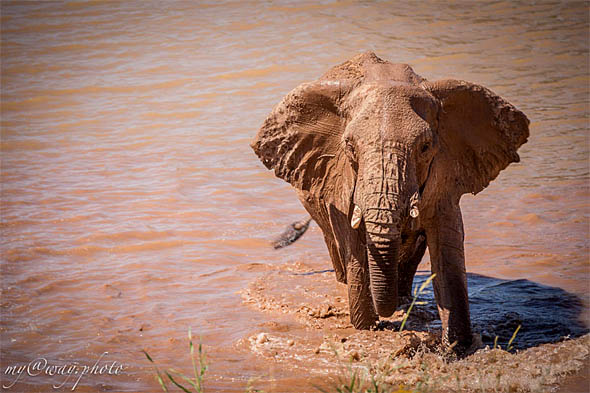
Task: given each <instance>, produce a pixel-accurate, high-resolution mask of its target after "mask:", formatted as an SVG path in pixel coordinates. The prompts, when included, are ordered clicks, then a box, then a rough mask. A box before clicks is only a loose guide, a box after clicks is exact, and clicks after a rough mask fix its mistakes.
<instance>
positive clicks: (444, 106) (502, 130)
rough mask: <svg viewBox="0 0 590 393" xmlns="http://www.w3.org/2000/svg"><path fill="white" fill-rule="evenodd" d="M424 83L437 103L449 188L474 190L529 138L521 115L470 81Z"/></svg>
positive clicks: (515, 158) (510, 159) (493, 175)
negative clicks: (438, 102) (438, 104)
mask: <svg viewBox="0 0 590 393" xmlns="http://www.w3.org/2000/svg"><path fill="white" fill-rule="evenodd" d="M422 87H423V88H424V89H425V90H427V91H429V92H430V93H431V94H433V95H434V96H435V97H436V98H438V100H439V101H440V103H441V108H440V110H439V116H438V121H439V124H438V129H439V132H438V135H439V138H440V139H439V140H440V143H441V146H440V154H439V155H440V156H441V157H437V159H438V160H440V161H441V163H442V165H440V166H441V167H443V168H444V172H445V173H444V175H442V173H440V172H439V175H442V176H444V177H445V178H446V179H445V183H447V186H449V187H450V190H454V191H458V192H459V195H457V196H460V195H462V194H465V193H473V194H477V193H478V192H480V191H481V190H483V189H484V188H485V187H487V185H488V184H489V183H490V182H491V181H492V180H494V179H495V178H496V177H497V176H498V174H499V173H500V171H501V170H502V169H504V168H506V167H507V166H508V165H509V164H510V163H512V162H518V161H520V157H519V156H518V153H517V152H516V150H517V149H518V148H519V147H520V146H521V145H522V144H523V143H525V142H526V141H527V138H528V136H529V120H528V119H527V117H526V116H525V114H524V113H522V112H521V111H519V110H518V109H516V108H515V107H514V106H513V105H511V104H510V103H508V102H506V101H505V100H503V99H502V98H501V97H499V96H497V95H496V94H494V93H493V92H492V91H490V90H488V89H486V88H484V87H482V86H478V85H475V84H472V83H468V82H464V81H457V80H442V81H436V82H424V83H423V84H422Z"/></svg>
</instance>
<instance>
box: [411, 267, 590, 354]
mask: <svg viewBox="0 0 590 393" xmlns="http://www.w3.org/2000/svg"><path fill="white" fill-rule="evenodd" d="M429 275H430V274H428V273H426V272H419V273H418V274H417V275H416V278H415V280H414V286H415V287H419V286H420V285H421V284H422V283H423V282H424V281H425V280H426V279H427V278H428V277H429ZM467 282H468V291H469V308H470V312H471V324H472V326H473V330H474V331H475V332H477V333H480V334H481V336H482V340H483V343H484V344H485V345H489V346H491V347H493V346H494V342H495V341H496V337H497V344H498V345H501V346H502V348H506V346H507V343H508V342H509V341H510V339H511V337H512V335H513V334H514V332H515V331H516V329H517V328H518V326H519V325H520V326H521V327H520V330H519V331H518V333H517V335H516V338H515V339H514V341H513V342H512V344H511V345H512V346H513V347H514V348H515V349H526V348H530V347H535V346H538V345H541V344H547V343H555V342H558V341H561V340H563V339H564V338H577V337H580V336H582V335H584V334H586V333H588V332H589V331H590V330H589V329H588V327H587V326H586V325H585V323H584V322H583V321H582V319H581V314H582V311H583V310H584V304H583V302H582V299H580V298H579V297H578V296H576V295H574V294H572V293H569V292H567V291H565V290H563V289H561V288H557V287H551V286H548V285H543V284H539V283H536V282H533V281H529V280H526V279H519V280H502V279H499V278H494V277H487V276H482V275H480V274H474V273H468V274H467ZM420 300H423V301H426V302H428V304H427V305H425V306H424V308H423V309H424V310H425V311H429V312H433V311H435V310H436V303H435V301H434V293H433V291H432V290H429V291H425V292H423V293H422V295H420ZM438 327H440V320H439V319H437V320H436V321H434V322H433V323H432V324H430V326H429V328H438Z"/></svg>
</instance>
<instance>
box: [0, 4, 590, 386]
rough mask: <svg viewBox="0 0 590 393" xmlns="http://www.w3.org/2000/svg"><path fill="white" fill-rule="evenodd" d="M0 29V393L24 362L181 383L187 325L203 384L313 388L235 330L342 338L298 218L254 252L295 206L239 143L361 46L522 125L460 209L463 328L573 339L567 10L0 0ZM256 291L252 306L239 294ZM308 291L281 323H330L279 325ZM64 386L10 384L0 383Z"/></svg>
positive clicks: (574, 224) (576, 63)
mask: <svg viewBox="0 0 590 393" xmlns="http://www.w3.org/2000/svg"><path fill="white" fill-rule="evenodd" d="M1 29H2V31H1V44H2V46H1V56H2V59H1V60H2V64H1V68H2V80H1V82H2V83H1V85H2V86H1V92H2V107H1V128H2V135H1V137H2V138H1V139H2V140H1V143H2V145H1V146H2V157H1V172H2V173H1V181H2V190H1V192H2V194H1V202H2V206H1V209H2V210H1V213H2V219H1V233H2V238H1V241H2V246H1V247H2V248H1V251H2V255H1V256H2V263H1V273H2V278H1V279H2V286H1V287H2V298H1V309H0V310H1V317H2V318H1V331H0V338H1V370H0V371H1V374H2V383H3V384H6V383H7V382H11V381H12V380H14V379H15V377H7V376H6V375H5V371H6V368H7V367H10V366H14V365H23V364H28V363H29V362H30V361H32V360H34V359H36V358H45V359H47V362H48V363H49V364H74V363H75V362H77V363H78V364H79V365H80V366H83V365H89V366H92V365H93V364H94V363H95V362H96V361H97V360H98V359H99V358H100V356H101V354H103V353H104V352H108V354H106V355H104V357H103V358H102V360H103V361H107V360H108V361H110V362H111V363H112V362H113V361H115V362H118V364H122V365H124V367H125V369H124V372H123V373H122V374H121V375H107V374H106V373H105V374H103V375H85V376H84V377H83V378H80V380H79V383H78V385H77V387H76V391H80V392H92V391H130V392H131V391H133V392H135V391H146V392H147V391H158V390H159V387H158V385H157V383H156V382H155V380H154V379H153V372H152V369H151V368H150V365H149V363H148V362H147V360H146V359H145V357H144V356H143V354H142V353H141V352H140V350H141V349H146V350H147V351H148V352H149V353H150V354H151V355H152V356H153V357H154V358H155V360H156V361H157V362H158V364H161V365H163V366H176V367H180V368H183V370H185V371H187V372H188V371H189V370H190V360H189V357H188V349H187V340H186V335H187V330H188V328H189V327H190V328H191V329H192V331H193V333H194V335H195V336H196V337H200V338H201V340H202V342H203V343H204V349H205V351H206V353H207V357H208V363H209V370H208V371H207V374H206V376H207V377H206V386H207V388H208V389H209V390H210V391H244V389H245V388H246V387H247V386H248V385H249V384H250V385H251V386H255V387H262V388H264V389H265V390H266V391H277V392H282V391H285V392H287V391H292V392H296V391H313V388H312V387H311V386H312V384H313V383H319V382H321V381H322V380H323V379H322V378H323V377H322V376H321V373H318V372H315V373H314V372H311V371H313V370H311V371H310V369H309V367H312V365H310V364H309V362H308V363H305V362H302V361H301V359H302V357H299V358H295V357H293V356H291V357H290V356H288V351H289V349H288V347H289V346H290V342H289V341H287V344H286V347H283V350H284V351H285V352H284V353H286V354H287V355H285V356H278V355H277V354H274V357H272V356H271V357H270V358H269V357H267V356H264V353H260V352H257V351H255V350H252V348H253V347H252V346H251V345H250V343H251V338H252V337H253V336H254V337H256V335H258V334H259V333H260V332H269V334H271V335H272V334H277V335H279V336H281V335H282V336H283V337H293V338H294V339H293V341H294V344H293V346H294V347H297V348H299V350H300V352H299V354H300V355H301V356H303V357H305V356H306V355H305V353H306V348H307V349H309V348H312V345H313V346H317V345H318V343H321V342H322V337H323V335H324V334H331V333H333V332H334V331H339V332H348V334H354V332H353V331H350V330H347V327H346V326H345V325H346V324H345V323H344V322H343V326H340V327H338V326H336V325H337V323H339V322H338V321H340V320H342V321H346V319H345V316H344V317H343V316H342V314H339V313H340V312H346V302H345V300H342V299H340V300H338V299H336V297H337V296H339V293H340V294H344V293H345V292H343V289H342V288H341V287H338V286H337V284H336V282H335V280H333V278H332V277H331V276H330V275H332V274H333V273H331V272H325V270H327V269H330V267H331V266H330V262H329V257H328V253H327V250H326V248H325V246H324V243H323V240H322V237H321V233H320V231H319V229H318V228H317V226H314V225H313V224H312V226H311V228H310V230H309V231H308V232H307V233H306V234H305V235H304V236H303V237H302V238H301V239H300V240H299V241H298V242H297V243H295V244H294V245H292V246H290V247H289V248H287V249H284V250H279V251H275V250H273V249H272V248H271V247H270V246H269V245H268V241H269V240H270V239H272V238H273V236H274V235H276V234H278V233H280V232H281V231H282V230H283V229H284V227H285V226H286V225H287V224H288V223H290V222H292V221H295V220H297V219H300V218H302V217H304V216H305V212H304V210H303V208H302V207H301V206H300V204H299V202H298V201H297V199H296V197H295V194H294V192H293V190H292V189H291V188H290V186H289V185H288V184H286V183H284V182H283V181H281V180H279V179H276V178H275V177H274V176H273V174H272V173H270V172H268V171H266V170H265V169H264V168H263V166H262V164H261V163H260V162H259V161H258V159H257V158H256V157H255V156H254V154H253V152H252V151H251V150H250V148H249V146H248V143H249V140H250V139H251V138H252V137H253V135H254V134H255V133H256V131H257V129H258V128H259V126H260V124H261V122H262V121H263V119H264V118H265V116H266V115H267V114H268V112H269V111H270V109H271V108H272V106H273V105H275V104H276V103H277V102H278V101H279V100H280V99H281V98H282V97H283V96H284V95H285V94H286V93H287V92H288V91H290V90H291V89H292V88H294V87H295V86H296V85H297V84H299V83H301V82H304V81H309V80H313V79H315V78H317V77H319V76H320V75H321V74H322V73H323V72H324V71H325V70H327V69H328V68H329V67H331V66H333V65H335V64H338V63H339V62H342V61H344V60H346V59H348V58H350V57H352V56H353V55H355V54H357V53H359V52H362V51H366V50H372V51H375V52H376V53H377V54H378V55H379V56H381V57H383V58H385V59H388V60H390V61H394V62H404V63H408V64H410V65H411V66H412V67H413V68H414V70H415V71H416V72H417V73H419V74H421V75H422V76H424V77H426V78H428V79H432V80H436V79H442V78H449V77H450V78H459V79H464V80H468V81H473V82H477V83H480V84H483V85H485V86H487V87H489V88H491V89H492V90H493V91H495V92H496V93H498V94H500V95H501V96H503V97H505V98H506V99H508V100H509V101H510V102H512V103H513V104H515V105H516V106H517V107H518V108H519V109H521V110H523V111H524V112H525V113H526V114H527V115H528V117H529V118H530V119H531V137H530V139H529V142H528V143H527V144H525V145H524V146H523V147H522V148H521V149H520V151H519V152H520V156H521V163H519V164H513V165H511V166H510V167H509V168H508V169H507V170H505V171H503V172H502V173H501V175H500V176H499V177H498V178H497V179H496V180H495V181H494V182H493V183H492V184H491V185H490V186H489V188H487V189H486V190H484V191H483V192H482V193H481V194H479V195H477V196H475V197H474V196H471V195H467V196H464V197H463V199H462V202H461V205H462V208H463V216H464V222H465V233H466V239H465V249H466V259H467V269H468V271H469V272H470V273H472V274H471V276H470V288H471V289H470V291H471V292H472V308H473V309H474V314H476V315H477V316H474V324H475V325H476V326H477V327H478V329H479V330H480V331H482V332H483V333H484V334H483V336H484V340H485V339H487V340H491V339H492V337H494V336H495V335H500V336H501V337H503V338H502V340H505V338H504V337H505V335H506V334H508V333H506V332H509V331H511V330H512V329H513V328H514V326H515V325H516V324H518V323H522V324H523V327H522V332H521V336H519V340H520V341H518V340H517V341H516V343H517V345H519V346H520V347H522V348H526V347H531V346H535V345H538V344H539V343H544V342H554V341H556V340H558V339H559V338H560V337H562V336H567V335H573V336H576V335H579V334H582V332H583V331H584V329H585V326H584V322H583V321H584V320H587V315H588V313H587V310H588V293H589V287H588V286H589V278H590V271H589V264H588V255H589V254H588V251H589V220H588V213H589V207H588V196H589V188H588V147H589V140H588V114H589V96H588V93H589V88H588V86H589V82H590V81H589V76H588V69H589V51H588V10H587V4H586V3H584V2H575V1H569V2H563V3H560V2H551V1H543V2H534V3H533V2H520V1H518V2H502V1H499V2H489V3H487V4H479V5H478V6H472V5H471V3H470V2H463V1H458V2H449V3H448V4H447V3H446V2H410V3H409V4H408V3H406V2H401V3H399V4H396V5H395V6H393V5H387V4H381V3H366V4H365V3H363V4H357V3H355V2H348V1H343V2H334V3H333V2H323V3H321V4H315V3H314V4H312V3H291V2H279V3H273V4H267V3H258V2H228V3H225V2H224V3H220V2H211V3H205V2H94V1H90V2H5V1H3V2H2V4H1ZM290 266H298V268H297V269H292V271H290V270H289V269H290V268H289V267H290ZM420 269H421V270H423V271H424V273H421V275H420V277H422V278H420V279H423V277H424V276H425V275H426V274H427V273H426V272H427V271H428V269H429V265H428V259H427V258H426V259H425V261H424V262H423V264H422V265H421V267H420ZM289 272H290V273H289ZM314 272H316V273H314ZM308 273H314V274H308ZM324 276H326V277H325V279H323V281H322V280H320V281H321V282H320V281H317V283H316V281H314V280H317V277H324ZM265 280H267V281H266V282H267V283H271V284H272V286H273V288H279V289H281V288H282V289H284V295H285V296H286V297H285V298H284V299H283V300H284V305H281V304H280V303H281V302H280V301H279V300H280V296H281V291H279V292H278V293H276V291H275V292H272V291H270V289H269V292H264V290H265V288H266V287H265V285H264V282H265ZM515 280H519V281H515ZM326 283H329V284H326ZM332 283H333V285H332ZM258 284H259V292H260V296H261V297H262V299H263V300H262V303H264V302H265V301H264V299H265V298H266V301H267V303H268V305H270V306H269V307H271V308H273V307H274V308H273V309H272V310H263V309H262V308H266V306H264V305H263V304H262V303H260V302H259V303H260V304H257V303H256V301H255V300H252V298H250V301H248V293H249V292H248V291H249V290H252V291H255V290H256V288H255V287H254V286H255V285H258ZM269 288H270V286H269ZM310 290H312V292H313V291H315V292H313V293H315V294H316V295H317V296H316V295H314V296H316V298H315V300H314V298H310V299H311V300H309V301H308V300H305V301H307V302H308V303H305V304H308V306H307V307H308V309H305V310H304V311H305V312H304V313H301V312H300V313H299V314H302V315H303V314H305V315H307V316H308V317H309V316H310V315H312V316H313V315H316V316H318V318H316V319H317V320H324V319H327V320H329V318H328V317H334V318H333V319H334V321H336V322H334V324H333V325H326V326H324V325H322V326H316V327H313V326H312V327H310V326H308V325H306V324H305V323H302V321H301V318H299V319H298V318H297V315H294V314H296V313H295V312H292V311H293V310H296V309H297V307H299V308H300V307H306V306H305V304H303V303H304V302H305V301H304V300H301V302H302V303H301V304H299V303H298V300H299V298H300V297H301V298H303V295H301V296H300V295H299V294H305V293H308V292H309V291H310ZM250 294H251V293H250ZM273 296H275V297H276V298H277V299H279V300H277V301H275V302H274V303H273V302H272V301H271V298H272V299H274V298H275V297H273ZM289 296H290V298H289ZM310 296H311V295H310ZM320 297H321V298H322V299H320ZM503 297H504V298H503ZM259 299H260V297H259ZM289 299H290V300H289ZM326 299H327V300H326ZM344 299H345V298H344ZM326 302H327V303H326ZM580 302H581V303H580ZM328 303H329V304H328ZM302 304H303V305H302ZM322 304H326V306H325V308H324V309H321V305H322ZM282 306H284V307H283V309H281V307H282ZM315 306H317V307H318V308H317V309H313V310H312V309H310V308H309V307H311V308H313V307H315ZM531 307H532V308H531ZM426 308H428V307H426ZM342 310H344V311H342ZM531 310H532V311H531ZM427 311H428V310H425V312H427ZM314 313H315V314H314ZM322 313H323V315H324V317H326V315H327V317H326V318H319V316H321V315H322ZM510 313H512V314H510ZM531 313H532V314H531ZM535 315H538V316H543V318H544V319H543V318H535ZM304 319H305V318H304ZM308 319H309V318H308ZM580 321H582V322H580ZM303 322H304V321H303ZM432 323H433V324H436V321H433V322H432ZM566 325H567V326H569V328H570V330H568V327H567V326H566ZM338 329H340V330H338ZM502 329H504V330H502ZM486 335H487V336H486ZM486 337H487V338H486ZM309 343H311V344H309ZM281 353H283V352H281ZM308 355H309V356H310V357H313V354H312V353H309V354H308ZM277 356H278V358H277ZM306 367H307V368H306ZM314 367H315V368H316V370H315V371H317V369H321V368H326V369H330V367H331V365H330V364H315V366H314ZM64 380H65V378H64V377H63V376H62V377H61V379H58V378H57V377H56V376H49V375H46V374H41V375H36V376H28V375H23V376H22V378H21V379H20V380H19V381H17V383H16V384H15V385H14V386H12V387H11V388H10V389H7V391H50V390H53V389H52V388H50V386H51V385H52V384H57V385H59V384H60V383H61V382H63V381H64ZM314 381H315V382H314ZM66 382H67V383H66V384H65V385H64V386H65V387H62V388H63V389H71V387H72V386H73V382H74V378H72V379H70V380H69V381H66Z"/></svg>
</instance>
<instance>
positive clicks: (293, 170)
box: [251, 81, 354, 213]
mask: <svg viewBox="0 0 590 393" xmlns="http://www.w3.org/2000/svg"><path fill="white" fill-rule="evenodd" d="M344 93H345V89H344V88H343V86H342V85H341V83H340V82H334V81H317V82H312V83H304V84H302V85H300V86H299V87H297V88H295V89H294V90H293V91H291V92H290V93H289V94H288V95H287V96H286V97H285V98H284V99H283V100H282V101H281V102H280V103H279V104H278V105H277V106H276V107H275V108H274V109H273V111H272V112H271V114H270V115H269V116H268V117H267V118H266V120H265V121H264V124H263V125H262V128H261V129H260V131H259V132H258V135H257V136H256V138H255V139H254V141H253V142H252V144H251V146H252V148H253V149H254V151H255V152H256V154H257V155H258V157H259V158H260V159H261V160H262V162H263V163H264V165H265V166H266V167H267V168H268V169H273V170H274V172H275V175H276V176H278V177H280V178H282V179H283V180H286V181H287V182H289V183H291V185H293V186H294V187H296V188H298V189H299V190H302V191H304V192H306V193H309V194H311V195H313V196H314V197H316V198H318V199H321V200H323V201H324V202H326V203H329V204H334V205H336V206H337V207H338V208H340V209H342V211H343V212H344V213H348V202H349V201H345V199H346V198H344V197H343V195H342V194H348V195H347V197H349V196H350V193H351V189H352V187H354V185H353V184H350V183H351V182H352V181H353V179H352V177H349V178H348V179H346V176H345V175H344V172H346V170H347V169H349V168H343V165H345V161H346V159H345V155H344V154H343V149H342V142H341V137H342V133H343V131H344V127H345V124H344V120H343V118H342V116H341V114H340V109H339V108H340V101H341V99H342V96H343V95H344Z"/></svg>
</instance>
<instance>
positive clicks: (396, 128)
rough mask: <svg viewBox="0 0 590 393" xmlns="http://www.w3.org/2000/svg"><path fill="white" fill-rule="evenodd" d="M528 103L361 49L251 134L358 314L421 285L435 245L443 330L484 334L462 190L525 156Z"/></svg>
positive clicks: (369, 319)
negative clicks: (477, 319)
mask: <svg viewBox="0 0 590 393" xmlns="http://www.w3.org/2000/svg"><path fill="white" fill-rule="evenodd" d="M529 123H530V122H529V120H528V118H527V117H526V115H525V114H524V113H523V112H521V111H520V110H518V109H517V108H516V107H514V106H513V105H512V104H510V103H508V102H507V101H505V100H504V99H503V98H501V97H499V96H498V95H496V94H495V93H493V92H492V91H490V90H489V89H487V88H485V87H483V86H480V85H477V84H473V83H469V82H465V81H460V80H454V79H446V80H439V81H434V82H431V81H428V80H426V79H424V78H422V77H421V76H419V75H418V74H416V73H415V72H414V71H413V69H412V68H411V67H410V66H409V65H406V64H394V63H391V62H388V61H385V60H382V59H381V58H379V57H377V55H375V54H374V53H372V52H366V53H362V54H359V55H357V56H355V57H353V58H352V59H350V60H348V61H346V62H344V63H342V64H340V65H337V66H335V67H333V68H331V69H330V70H328V71H327V72H326V73H325V74H324V75H323V76H322V77H321V78H319V79H318V80H316V81H314V82H310V83H303V84H301V85H300V86H298V87H297V88H295V89H294V90H293V91H291V92H290V93H289V94H287V96H286V97H284V98H283V100H282V101H281V102H280V103H279V104H278V105H277V106H275V107H274V109H273V110H272V112H271V113H270V115H269V116H268V117H267V118H266V120H265V121H264V123H263V125H262V127H261V128H260V130H259V131H258V134H257V135H256V137H255V138H254V140H253V141H252V142H251V147H252V148H253V150H254V152H255V153H256V155H257V156H258V157H259V158H260V160H261V161H262V163H263V164H264V165H265V166H266V168H268V169H273V170H274V173H275V175H276V176H277V177H279V178H281V179H283V180H285V181H287V182H289V183H290V184H291V185H292V186H293V187H295V188H296V191H297V195H298V198H299V200H300V201H301V203H302V204H303V206H304V207H305V209H306V210H307V212H308V213H309V214H310V216H311V217H312V218H313V220H314V221H316V223H317V224H318V226H319V227H320V229H321V231H322V233H323V236H324V240H325V243H326V245H327V247H328V250H329V254H330V258H331V261H332V264H333V266H334V271H335V274H336V279H337V281H339V282H341V283H345V284H347V289H348V300H349V309H350V320H351V323H352V325H353V326H354V327H355V328H357V329H371V328H374V327H375V326H376V324H377V323H378V321H379V317H384V318H386V317H389V316H391V315H392V314H393V313H394V312H395V310H396V309H397V307H398V303H399V299H400V298H402V297H404V296H406V297H409V296H410V295H411V288H412V283H413V279H414V276H415V274H416V270H417V267H418V264H419V263H420V261H421V259H422V257H423V255H424V254H425V251H426V248H428V250H429V254H430V261H431V266H432V273H433V274H436V276H435V278H434V280H433V288H434V294H435V299H436V303H437V308H438V312H439V316H440V319H441V322H442V342H443V343H445V345H447V346H451V347H456V348H457V349H456V350H459V349H460V348H463V349H466V348H469V346H470V345H471V343H472V339H473V335H472V331H471V321H470V315H469V302H468V295H467V280H466V270H465V254H464V245H463V243H464V230H463V219H462V215H461V209H460V206H459V200H460V198H461V196H462V195H463V194H465V193H472V194H473V195H475V194H477V193H479V192H480V191H482V190H483V189H484V188H485V187H487V186H488V184H489V183H490V182H491V181H492V180H494V179H495V178H496V177H497V176H498V174H499V172H500V171H501V170H503V169H505V168H506V167H507V166H508V165H509V164H510V163H512V162H519V161H520V157H519V155H518V153H517V150H518V148H519V147H520V146H521V145H522V144H524V143H525V142H526V141H527V138H528V136H529Z"/></svg>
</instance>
